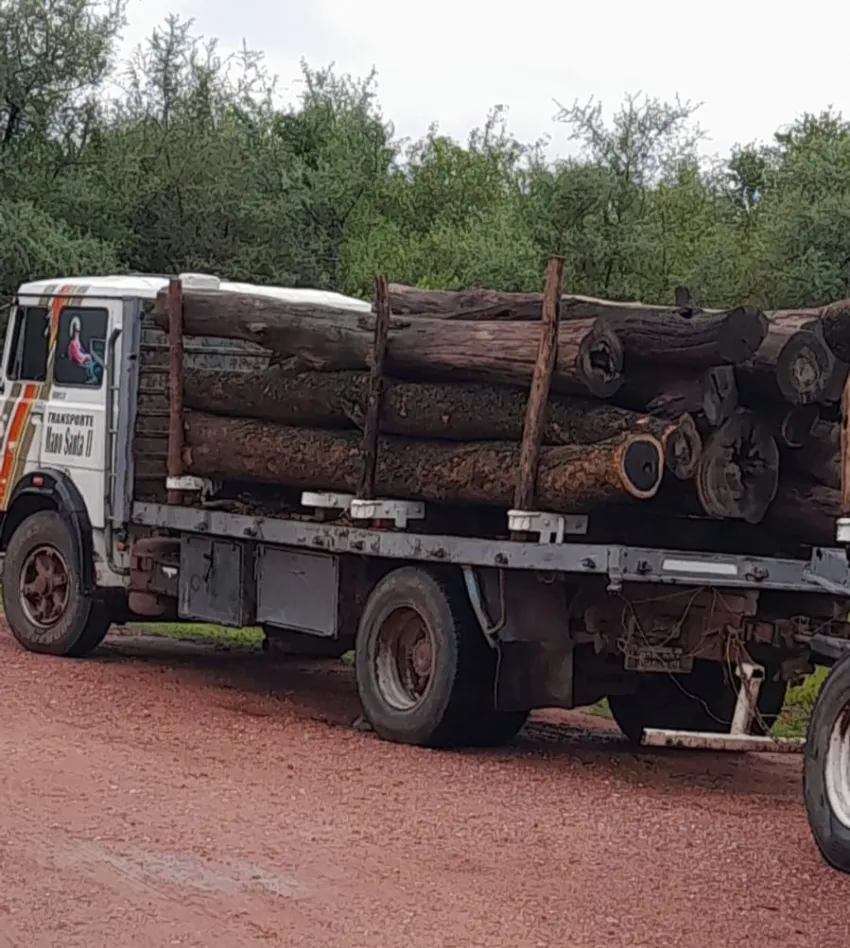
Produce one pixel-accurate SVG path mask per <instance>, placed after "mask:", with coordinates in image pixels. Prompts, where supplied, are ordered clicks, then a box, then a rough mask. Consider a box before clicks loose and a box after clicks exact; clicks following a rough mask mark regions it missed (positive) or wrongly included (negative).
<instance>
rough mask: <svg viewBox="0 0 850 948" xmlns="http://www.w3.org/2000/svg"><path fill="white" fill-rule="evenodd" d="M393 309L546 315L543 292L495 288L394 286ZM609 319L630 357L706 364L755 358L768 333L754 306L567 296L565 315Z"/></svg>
mask: <svg viewBox="0 0 850 948" xmlns="http://www.w3.org/2000/svg"><path fill="white" fill-rule="evenodd" d="M390 299H391V301H392V306H393V311H394V312H396V313H404V314H407V315H411V316H425V317H430V318H435V317H437V318H442V319H446V320H457V321H475V320H489V321H493V320H505V321H519V322H522V321H525V320H531V321H536V320H539V319H540V315H541V311H542V306H543V294H542V293H499V292H496V291H493V290H462V291H460V292H457V293H453V292H451V291H446V290H418V289H416V288H414V287H405V286H401V285H400V284H395V283H393V284H390ZM600 316H604V317H607V318H608V319H609V320H610V322H611V325H612V326H613V327H614V328H615V330H616V332H617V334H618V336H619V337H620V339H621V341H622V343H623V351H624V353H625V355H626V358H627V359H628V360H629V361H632V360H643V361H649V362H664V363H665V364H667V365H688V366H695V367H697V368H706V367H708V366H712V365H724V364H729V365H737V364H739V363H741V362H745V361H746V360H747V359H749V358H751V357H752V356H753V355H754V354H755V352H756V351H757V350H758V348H759V346H760V345H761V343H762V341H763V340H764V338H765V336H766V334H767V320H766V318H765V316H764V314H762V313H761V312H759V311H758V310H757V309H754V308H753V307H749V306H739V307H736V308H735V309H732V310H727V311H724V312H721V311H716V310H715V311H704V310H703V311H701V310H690V309H687V310H684V309H683V308H681V307H675V306H647V305H645V304H642V303H620V302H609V301H607V300H597V299H593V298H591V297H586V296H562V297H561V319H562V320H571V319H595V318H598V317H600Z"/></svg>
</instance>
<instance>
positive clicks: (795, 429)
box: [758, 404, 820, 448]
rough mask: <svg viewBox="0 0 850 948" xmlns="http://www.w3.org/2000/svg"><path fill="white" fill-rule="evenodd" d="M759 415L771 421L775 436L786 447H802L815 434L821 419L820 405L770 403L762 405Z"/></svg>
mask: <svg viewBox="0 0 850 948" xmlns="http://www.w3.org/2000/svg"><path fill="white" fill-rule="evenodd" d="M758 414H759V416H760V417H761V418H763V419H764V420H765V421H767V422H769V423H770V425H771V426H772V428H773V436H774V438H776V440H777V442H779V444H781V445H783V446H784V447H786V448H802V447H803V445H807V444H808V443H809V442H810V441H811V440H812V437H813V435H814V430H815V426H816V425H817V424H818V422H819V420H820V408H819V406H818V405H793V406H790V407H788V406H783V405H775V404H768V405H763V406H761V407H760V409H759V412H758Z"/></svg>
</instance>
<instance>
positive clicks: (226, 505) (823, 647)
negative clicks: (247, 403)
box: [0, 274, 850, 871]
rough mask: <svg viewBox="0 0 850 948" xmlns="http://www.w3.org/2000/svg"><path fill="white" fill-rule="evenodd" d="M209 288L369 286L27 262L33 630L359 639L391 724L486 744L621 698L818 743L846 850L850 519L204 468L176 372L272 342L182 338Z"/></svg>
mask: <svg viewBox="0 0 850 948" xmlns="http://www.w3.org/2000/svg"><path fill="white" fill-rule="evenodd" d="M193 287H194V288H197V287H206V288H213V289H214V290H215V291H216V292H219V293H223V294H227V293H246V292H250V293H251V294H253V295H254V296H265V297H267V298H273V299H281V300H289V301H294V302H296V303H298V302H310V303H312V304H319V305H322V304H326V305H327V306H329V307H333V308H335V309H336V310H349V311H350V312H352V313H358V314H369V313H371V310H372V308H371V306H370V304H369V303H365V302H363V301H361V300H356V299H352V298H349V297H343V296H340V295H338V294H330V293H320V292H319V291H311V290H288V289H281V288H270V287H256V286H254V287H246V286H243V285H241V284H233V283H226V282H223V281H220V280H218V279H217V278H215V277H211V276H205V275H194V274H186V275H183V276H182V277H180V278H172V279H171V280H169V279H167V278H164V277H154V276H133V275H130V276H115V277H92V278H76V279H68V280H49V281H39V282H32V283H27V284H25V285H23V286H21V287H20V289H19V292H18V294H17V297H16V299H15V302H14V306H13V308H12V310H11V314H10V318H9V324H8V330H7V334H6V340H5V349H4V353H3V363H2V376H0V393H2V395H1V396H0V397H2V411H0V435H2V471H0V509H2V532H0V544H2V550H3V553H4V568H3V576H2V592H3V603H4V607H5V612H6V617H7V621H8V625H9V627H10V628H11V631H12V633H13V635H14V637H15V638H16V639H17V641H18V642H19V643H20V645H21V646H23V647H24V648H26V649H29V650H31V651H34V652H41V653H48V654H52V655H64V656H73V657H83V656H86V655H88V654H89V653H91V652H92V651H93V650H95V649H96V648H97V647H98V646H99V645H100V643H101V642H102V640H103V639H104V636H105V635H106V633H107V630H108V629H109V627H110V625H111V624H113V623H121V622H126V621H129V620H132V621H134V622H142V623H143V622H145V621H149V622H154V621H156V622H162V621H167V620H177V619H179V620H181V621H189V622H199V623H206V622H209V623H218V624H224V625H228V626H234V627H254V626H259V627H260V628H261V629H262V631H263V633H264V647H265V648H266V649H267V650H269V651H271V652H277V653H284V654H287V653H288V654H293V653H299V654H314V653H315V654H317V655H324V656H340V655H342V654H343V653H345V652H347V651H349V650H351V649H353V650H354V653H355V676H356V683H357V688H358V691H359V695H360V699H361V701H362V706H363V712H364V715H365V718H366V719H367V721H368V722H369V724H370V725H371V727H372V729H373V730H374V731H375V732H376V733H377V735H378V736H379V737H381V738H383V739H386V740H390V741H398V742H406V743H412V744H418V745H426V746H435V747H436V746H443V747H444V746H449V745H454V746H457V745H479V746H481V745H491V746H492V745H497V744H501V743H504V742H507V741H509V740H510V739H511V738H512V737H513V736H514V735H516V734H517V733H518V731H519V730H520V729H521V728H522V726H523V724H524V722H525V720H526V718H527V716H528V714H529V712H530V711H531V710H533V709H537V708H551V707H556V708H574V707H580V706H585V705H592V704H594V703H595V702H598V701H600V700H601V699H607V701H608V703H609V706H610V710H611V713H612V715H613V717H614V719H615V721H616V722H617V724H618V725H619V727H620V728H621V730H622V731H623V733H624V734H625V735H626V737H627V738H628V739H629V740H631V741H634V742H636V743H642V744H644V745H649V746H679V747H685V748H717V749H728V750H739V751H740V750H766V751H772V752H777V751H790V750H795V749H796V750H800V749H802V750H803V751H804V753H805V796H806V804H807V808H808V813H809V817H810V824H811V827H812V830H813V833H814V837H815V840H816V842H817V844H818V846H819V847H820V850H821V852H822V853H823V855H824V856H825V858H826V859H827V860H828V861H829V862H830V863H831V864H832V865H833V866H835V867H837V868H839V869H841V870H843V871H850V655H848V643H850V624H848V622H847V621H846V620H847V613H848V604H850V566H849V565H848V557H847V552H846V551H847V549H850V521H844V520H839V521H838V522H837V523H836V539H835V543H834V544H832V545H830V546H826V547H818V548H815V549H812V550H811V552H810V555H809V556H807V557H804V556H800V557H797V558H794V557H786V556H781V557H780V556H771V555H763V554H761V553H755V552H754V553H748V552H722V551H718V550H716V549H713V550H711V552H701V551H700V550H698V549H693V548H688V547H684V546H683V547H680V548H665V547H664V546H663V545H661V544H656V543H654V542H653V539H654V537H653V534H652V532H651V531H650V532H648V533H646V534H645V536H644V539H643V542H642V543H634V542H628V543H626V542H619V543H618V542H612V541H610V540H609V541H606V542H596V541H592V540H591V539H590V538H589V534H588V520H589V519H590V520H592V519H593V516H594V515H593V513H592V512H591V513H590V515H589V517H588V515H587V514H576V515H570V514H552V513H549V512H545V511H539V510H535V509H534V507H533V505H531V509H522V508H519V507H518V508H516V509H511V510H501V511H496V512H493V511H490V512H489V514H488V516H483V515H481V514H480V512H479V511H477V510H476V509H473V508H471V507H470V508H464V507H463V506H460V507H458V506H454V507H452V506H450V505H448V506H445V507H444V506H441V505H440V504H435V503H431V502H429V501H412V500H409V499H408V500H403V499H399V498H397V497H392V496H389V497H387V496H380V495H378V496H375V495H374V492H366V494H365V496H364V495H363V493H362V492H357V493H353V494H349V493H335V492H332V491H328V490H327V489H326V488H327V485H324V484H316V485H315V486H314V488H313V489H303V490H300V489H299V490H298V491H297V492H295V493H294V494H293V492H292V491H291V490H290V491H283V492H281V491H275V490H274V489H272V488H269V487H268V485H267V486H266V488H265V489H260V488H259V487H251V486H250V485H245V484H241V483H235V484H234V483H231V482H229V481H228V479H227V478H226V477H220V478H217V477H209V476H197V475H195V474H192V473H186V471H185V469H184V467H183V454H184V447H185V446H184V444H183V434H182V431H183V413H184V411H185V409H184V406H183V373H184V372H189V371H192V370H195V369H199V368H200V369H206V370H208V371H216V370H218V369H219V368H221V369H222V370H223V369H224V368H227V370H228V371H231V372H233V371H241V372H244V373H249V374H251V373H256V372H258V371H260V370H261V368H262V366H263V365H264V364H266V363H267V362H268V353H267V352H263V351H262V349H261V348H260V347H257V346H256V345H254V344H252V343H250V342H240V341H239V340H229V341H228V340H223V339H210V338H200V337H192V336H189V335H186V336H185V338H184V336H183V328H182V327H183V318H182V310H181V306H182V294H183V292H184V291H185V290H186V289H187V288H193ZM162 293H166V294H167V298H168V306H169V313H168V315H169V320H168V326H167V330H166V329H164V328H163V326H162V323H161V322H160V323H157V322H156V320H155V319H154V318H153V317H154V314H153V310H154V302H155V300H156V299H157V296H158V295H161V294H162ZM376 335H377V334H376ZM376 351H377V344H376ZM376 361H377V357H376ZM373 374H375V373H373ZM378 374H379V373H378ZM363 427H364V435H363V437H364V439H366V437H367V436H368V435H369V431H368V429H369V428H370V425H369V423H368V418H367V420H366V423H365V424H364V426H363ZM373 435H374V432H373ZM237 450H238V447H237ZM845 450H846V447H845ZM363 454H364V457H366V461H367V462H368V454H369V448H368V445H366V446H365V447H364V451H363ZM373 460H374V459H373ZM270 461H271V459H270ZM842 467H843V468H847V459H846V458H842ZM818 664H820V665H826V666H830V667H831V672H830V674H829V676H828V677H827V679H826V683H825V685H824V686H823V689H822V691H821V694H820V697H819V699H818V702H817V706H816V708H815V710H814V714H813V717H812V719H811V725H810V727H809V732H808V737H807V740H806V741H805V744H804V746H803V747H802V748H801V747H800V744H802V742H794V741H792V740H780V739H778V738H774V737H772V736H771V735H770V733H769V732H770V729H771V727H772V725H773V723H774V722H775V720H776V718H777V716H778V715H779V713H780V711H781V708H782V705H783V701H784V698H785V693H786V689H787V688H788V685H789V683H791V682H794V681H796V680H799V679H801V678H802V677H803V676H805V675H806V674H808V673H810V672H811V671H812V670H813V668H814V666H815V665H818Z"/></svg>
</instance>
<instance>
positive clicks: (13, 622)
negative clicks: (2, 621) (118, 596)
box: [2, 510, 109, 657]
mask: <svg viewBox="0 0 850 948" xmlns="http://www.w3.org/2000/svg"><path fill="white" fill-rule="evenodd" d="M73 563H74V551H73V544H72V537H71V531H70V528H69V527H68V525H67V524H66V523H65V521H64V520H63V519H62V517H61V516H60V515H59V514H58V513H56V512H54V511H49V510H45V511H40V512H39V513H36V514H33V515H32V516H31V517H27V519H26V520H24V521H23V523H21V525H20V526H19V527H18V529H17V530H16V531H15V532H14V533H13V534H12V538H11V539H10V540H9V544H8V547H7V549H6V558H5V561H4V564H3V582H2V587H3V604H4V608H5V611H6V618H7V620H8V622H9V627H10V628H11V630H12V634H13V635H14V636H15V638H16V639H17V640H18V642H19V643H20V644H21V645H22V646H23V647H24V648H26V649H28V650H29V651H31V652H43V653H46V654H50V655H68V656H74V657H82V656H84V655H87V654H89V653H90V652H92V651H93V650H94V649H96V648H97V646H98V645H100V643H101V642H102V641H103V638H104V636H105V635H106V633H107V631H108V629H109V616H108V613H107V610H106V607H105V606H104V605H103V603H100V602H98V601H97V600H96V599H95V598H94V597H92V596H87V595H85V594H84V593H83V592H82V590H81V589H80V577H79V575H78V574H77V572H76V570H75V569H74V568H73V565H72V564H73Z"/></svg>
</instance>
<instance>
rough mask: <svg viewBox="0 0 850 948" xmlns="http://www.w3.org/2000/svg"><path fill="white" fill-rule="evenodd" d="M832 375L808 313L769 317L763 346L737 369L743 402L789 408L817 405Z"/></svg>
mask: <svg viewBox="0 0 850 948" xmlns="http://www.w3.org/2000/svg"><path fill="white" fill-rule="evenodd" d="M834 371H835V356H833V354H832V352H831V351H830V349H829V347H828V346H827V344H826V342H825V341H824V339H823V337H822V335H821V331H820V328H819V326H818V322H817V320H813V319H812V317H811V315H810V314H808V313H799V312H776V313H773V314H771V319H770V323H769V329H768V333H767V336H766V337H765V339H764V342H763V343H762V344H761V346H760V347H759V349H758V351H757V352H756V354H755V355H754V356H753V358H752V359H750V360H749V361H747V362H746V363H745V364H744V365H741V366H739V367H738V379H739V386H740V388H741V391H742V394H743V396H744V397H745V398H748V399H750V400H753V401H756V400H758V399H760V398H764V397H768V398H774V399H777V398H781V399H783V400H785V401H786V402H789V403H790V404H792V405H808V404H811V403H812V402H817V401H820V400H821V399H822V398H823V396H824V393H826V392H827V390H828V389H829V387H830V383H831V381H832V378H833V373H834Z"/></svg>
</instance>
